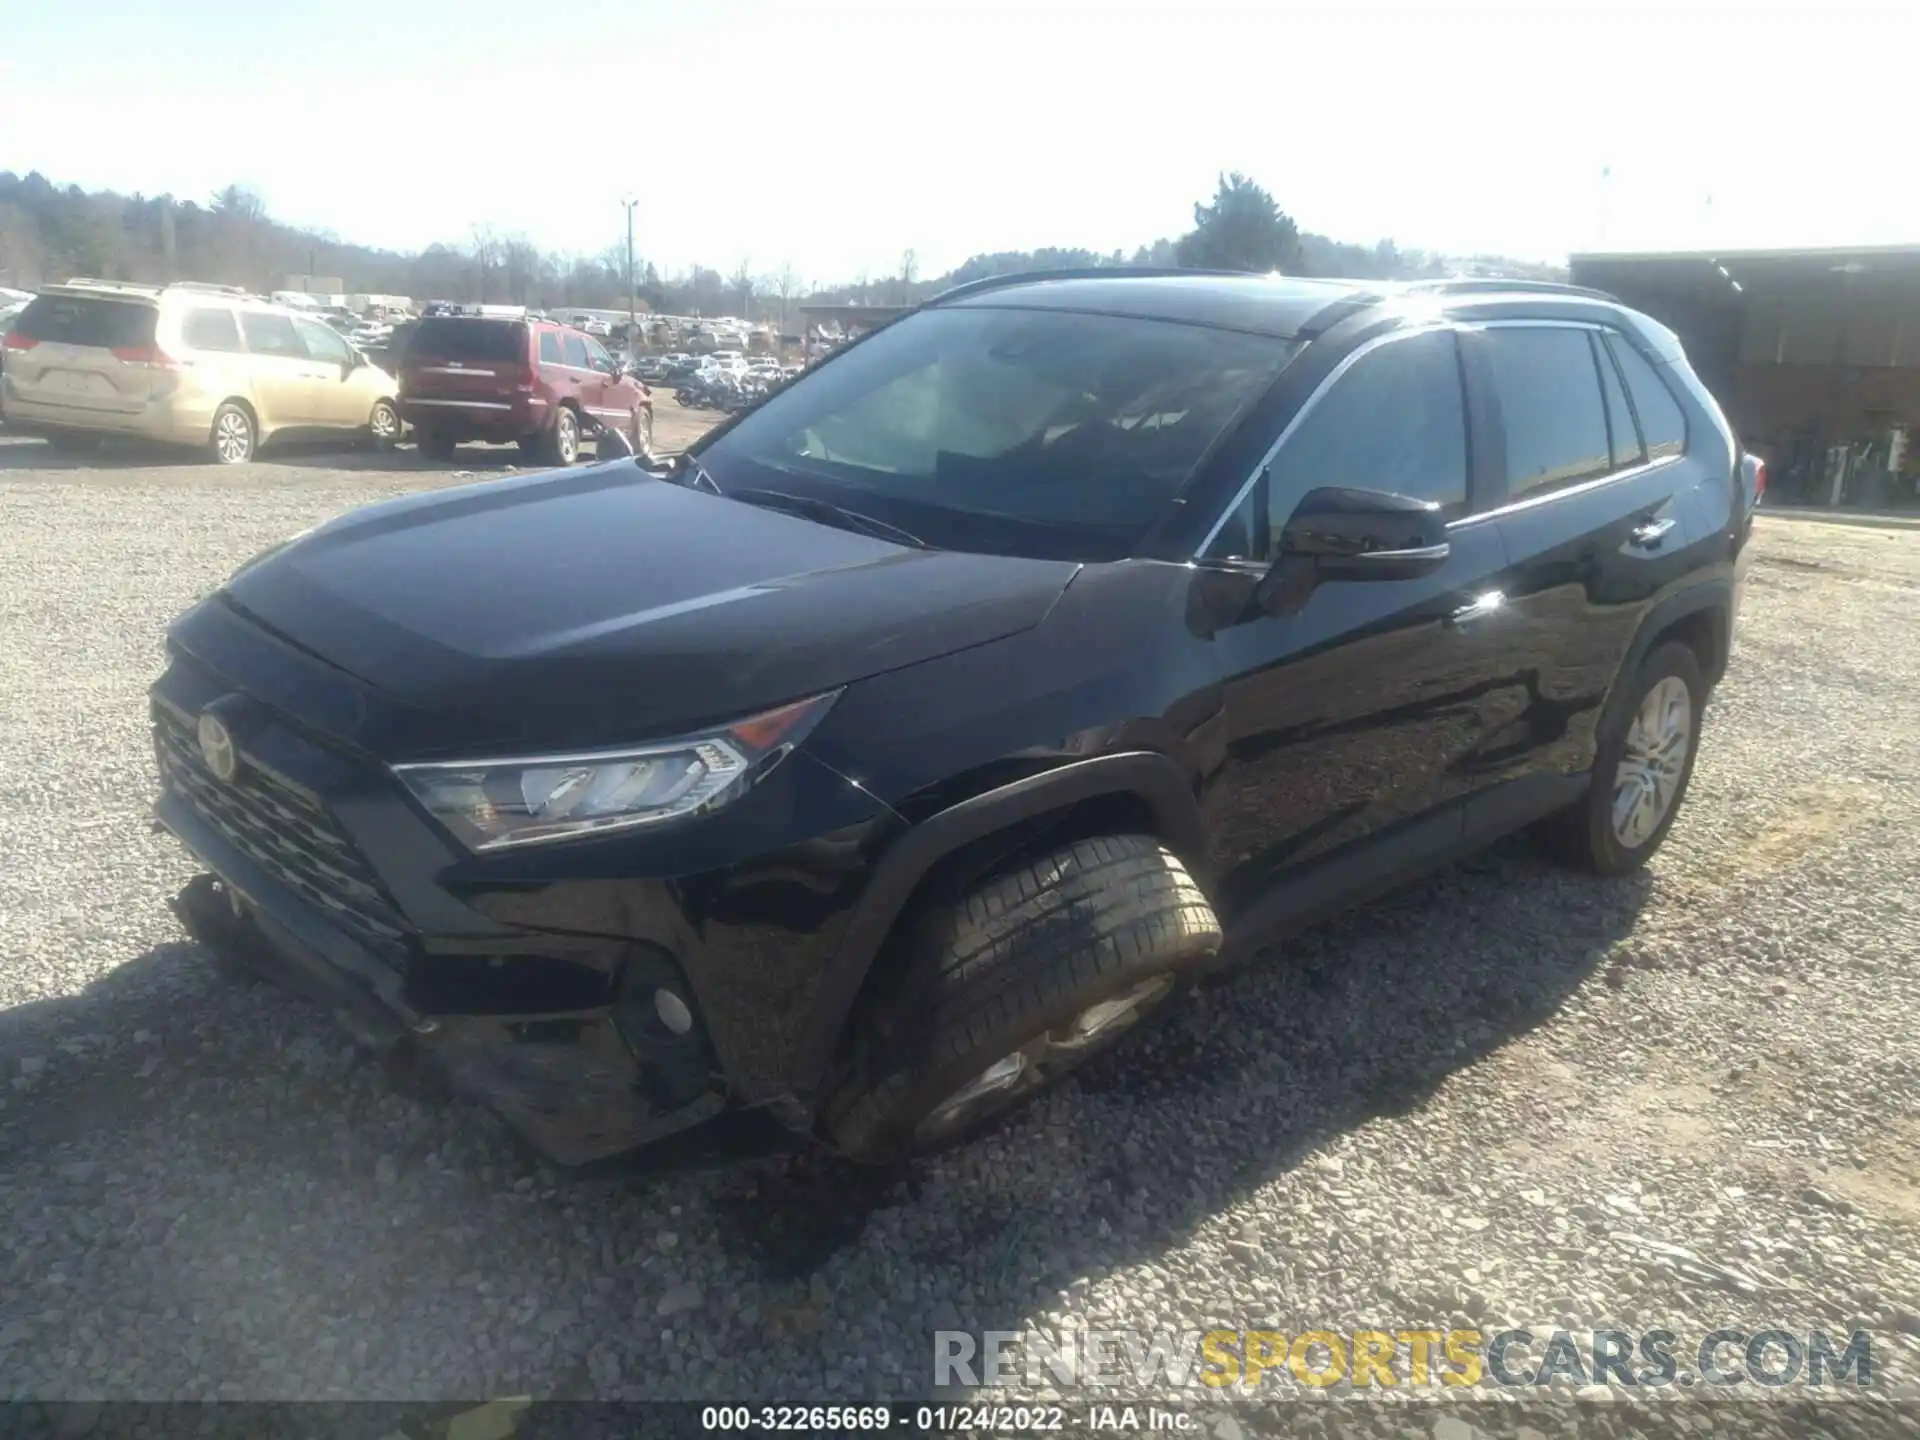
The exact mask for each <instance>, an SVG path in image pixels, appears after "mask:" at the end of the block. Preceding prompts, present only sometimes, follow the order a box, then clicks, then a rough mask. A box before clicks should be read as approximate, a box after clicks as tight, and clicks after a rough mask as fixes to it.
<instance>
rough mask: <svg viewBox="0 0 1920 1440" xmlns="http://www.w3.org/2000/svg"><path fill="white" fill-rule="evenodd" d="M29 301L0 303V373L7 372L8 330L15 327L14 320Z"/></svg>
mask: <svg viewBox="0 0 1920 1440" xmlns="http://www.w3.org/2000/svg"><path fill="white" fill-rule="evenodd" d="M27 303H28V302H27V301H25V300H21V301H17V302H14V303H10V304H6V305H0V375H4V374H6V373H7V346H6V340H7V332H8V331H10V330H12V329H13V322H14V321H15V320H16V319H17V318H18V317H19V315H20V312H21V311H22V310H24V309H26V308H27Z"/></svg>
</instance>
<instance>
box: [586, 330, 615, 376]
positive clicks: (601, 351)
mask: <svg viewBox="0 0 1920 1440" xmlns="http://www.w3.org/2000/svg"><path fill="white" fill-rule="evenodd" d="M587 363H588V364H589V365H591V366H593V368H594V369H596V370H598V371H599V372H600V373H601V374H603V375H611V374H612V373H613V356H611V355H609V354H608V353H607V347H606V346H604V345H602V344H601V343H600V342H599V341H598V340H594V339H591V338H590V339H588V341H587Z"/></svg>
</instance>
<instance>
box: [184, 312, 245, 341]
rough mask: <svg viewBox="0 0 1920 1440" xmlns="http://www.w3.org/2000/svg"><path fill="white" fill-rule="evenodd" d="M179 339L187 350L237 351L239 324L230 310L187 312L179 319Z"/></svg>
mask: <svg viewBox="0 0 1920 1440" xmlns="http://www.w3.org/2000/svg"><path fill="white" fill-rule="evenodd" d="M180 339H181V341H182V342H183V343H185V345H186V347H187V348H188V349H189V350H238V349H239V348H240V322H239V321H237V320H235V319H234V318H233V312H232V311H231V310H189V311H187V313H186V314H185V315H182V316H181V317H180Z"/></svg>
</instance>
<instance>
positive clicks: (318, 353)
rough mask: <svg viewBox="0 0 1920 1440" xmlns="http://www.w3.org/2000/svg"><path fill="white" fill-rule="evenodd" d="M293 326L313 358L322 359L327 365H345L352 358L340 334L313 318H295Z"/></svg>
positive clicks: (351, 353)
mask: <svg viewBox="0 0 1920 1440" xmlns="http://www.w3.org/2000/svg"><path fill="white" fill-rule="evenodd" d="M293 328H294V329H295V330H297V331H298V332H299V333H300V338H301V340H303V341H304V342H305V343H306V347H307V354H309V355H311V356H312V357H313V358H314V359H315V360H324V361H325V362H326V363H327V364H329V365H345V364H347V363H349V362H350V361H351V360H352V359H353V352H352V351H351V350H349V349H348V348H347V342H346V341H344V340H342V339H341V338H340V336H339V335H338V334H337V333H336V332H334V331H332V330H329V329H328V328H327V327H326V326H325V325H321V324H319V323H317V322H316V321H313V320H296V321H294V322H293Z"/></svg>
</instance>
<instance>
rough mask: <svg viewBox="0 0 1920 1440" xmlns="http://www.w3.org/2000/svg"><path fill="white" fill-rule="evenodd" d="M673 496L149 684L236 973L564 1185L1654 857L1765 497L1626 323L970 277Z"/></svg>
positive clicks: (306, 585)
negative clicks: (1314, 931) (448, 1087)
mask: <svg viewBox="0 0 1920 1440" xmlns="http://www.w3.org/2000/svg"><path fill="white" fill-rule="evenodd" d="M655 463H656V462H651V461H648V460H645V459H644V458H643V459H641V460H621V461H614V462H612V463H608V464H602V465H597V466H593V467H590V468H586V469H582V470H575V471H568V472H562V473H555V474H536V475H527V476H520V477H514V478H510V479H505V480H500V481H495V482H491V483H487V484H480V485H472V486H468V487H464V488H460V489H453V490H440V491H434V492H431V493H426V494H419V495H414V496H410V497H407V498H403V499H399V500H394V501H390V502H388V503H385V504H380V505H374V506H371V507H369V508H367V509H364V510H360V511H356V512H354V513H352V514H349V515H345V516H342V517H340V518H338V519H336V520H333V521H331V522H329V523H327V524H325V525H322V526H320V527H319V528H317V529H315V530H313V531H310V532H308V533H307V534H305V535H302V536H300V537H297V538H296V539H294V540H292V541H289V542H288V543H286V544H285V545H283V546H281V547H279V548H278V549H277V550H274V551H270V552H268V553H267V554H265V555H263V556H261V557H259V558H257V559H255V560H254V561H252V562H251V563H249V564H248V565H247V566H245V567H244V568H243V569H242V570H241V571H240V572H239V573H237V574H236V575H235V576H234V577H233V578H232V579H231V580H230V581H229V582H228V583H227V584H226V585H225V586H224V587H223V588H221V589H220V590H219V591H218V592H216V593H215V594H213V595H212V596H210V597H208V598H207V599H205V600H203V601H202V602H201V603H200V604H198V605H197V606H195V607H194V608H193V609H192V610H191V611H189V612H188V613H187V614H186V615H185V616H183V617H182V618H181V619H180V620H179V621H178V622H177V623H176V625H175V626H174V628H173V630H172V632H171V635H170V654H171V663H170V665H169V667H168V669H167V671H166V673H165V674H164V675H163V676H162V678H161V679H160V680H159V681H158V683H157V684H156V685H155V687H154V691H153V722H154V736H155V741H156V745H157V749H158V755H159V763H160V770H161V775H162V779H163V783H164V791H163V793H162V795H161V798H160V801H159V818H160V820H161V821H162V822H163V823H164V824H165V825H166V827H167V828H168V829H170V830H172V831H173V833H174V834H175V835H177V836H178V837H179V838H180V839H181V840H182V841H183V842H185V844H186V845H187V847H188V848H189V849H190V850H192V851H193V853H194V854H195V855H197V856H198V857H199V858H200V859H201V860H202V861H203V862H204V863H205V864H206V865H207V866H208V867H209V868H210V869H211V870H212V871H213V872H214V876H203V877H201V879H199V880H197V881H195V882H194V883H193V884H192V885H190V886H189V887H188V888H187V890H186V891H185V892H183V895H182V897H181V899H180V901H179V906H178V908H179V909H180V912H181V914H182V916H183V918H184V919H185V920H186V921H187V923H188V925H189V927H190V928H191V929H192V930H193V932H194V933H195V934H196V935H197V936H199V937H200V938H202V939H203V940H205V941H206V942H207V943H208V944H209V945H211V946H213V947H214V948H215V949H216V951H217V952H219V953H222V954H225V955H227V956H232V957H241V956H244V957H245V959H246V963H248V964H251V965H253V966H256V967H268V968H270V969H271V970H273V971H274V972H275V973H276V974H278V975H280V976H282V977H286V978H291V979H295V980H298V981H299V982H301V983H302V984H304V985H305V986H307V987H308V988H310V989H312V990H313V991H315V992H317V993H318V994H320V995H322V996H324V997H325V998H326V999H327V1001H328V1003H329V1004H330V1005H331V1006H332V1007H333V1008H334V1009H336V1010H337V1011H338V1012H340V1014H341V1015H342V1017H343V1018H344V1019H345V1020H346V1021H347V1023H348V1024H349V1025H350V1026H352V1027H353V1029H354V1030H355V1031H356V1032H357V1033H358V1034H359V1035H360V1037H361V1038H362V1039H363V1040H365V1041H367V1042H369V1043H371V1044H374V1045H378V1046H394V1045H399V1044H400V1043H401V1042H405V1044H406V1046H407V1047H408V1049H409V1050H410V1051H413V1052H416V1053H419V1054H422V1055H425V1056H430V1057H432V1058H433V1059H435V1060H437V1062H438V1063H439V1064H440V1065H441V1066H443V1067H444V1068H445V1070H446V1071H447V1072H450V1074H451V1076H452V1078H453V1079H454V1081H455V1082H456V1083H457V1084H458V1085H460V1086H462V1087H465V1088H466V1089H467V1090H469V1091H471V1092H474V1093H477V1094H478V1095H480V1096H481V1097H483V1098H485V1099H487V1100H488V1101H490V1102H491V1103H492V1104H493V1105H494V1106H495V1107H496V1108H497V1109H498V1110H499V1111H500V1112H501V1113H502V1114H504V1115H505V1116H506V1118H507V1119H508V1120H509V1121H510V1122H511V1123H512V1124H513V1125H514V1126H515V1127H516V1128H517V1129H518V1130H519V1131H520V1132H522V1133H523V1134H524V1135H525V1136H526V1137H528V1138H529V1139H530V1140H532V1141H533V1142H534V1144H535V1145H536V1146H537V1147H538V1148H540V1149H541V1150H543V1151H544V1152H545V1153H546V1154H548V1155H549V1156H551V1157H553V1158H554V1159H557V1160H559V1161H562V1162H566V1163H581V1162H587V1161H593V1160H598V1159H601V1158H604V1157H610V1156H613V1155H616V1154H619V1153H622V1152H627V1151H632V1150H635V1149H637V1148H639V1147H643V1146H648V1145H652V1144H654V1143H655V1142H666V1141H668V1140H669V1137H673V1138H672V1143H671V1145H670V1146H668V1147H667V1149H668V1150H673V1149H677V1148H682V1147H684V1148H686V1149H689V1150H694V1151H699V1150H701V1149H704V1148H705V1147H706V1146H707V1145H708V1144H711V1143H716V1142H719V1141H720V1140H722V1139H724V1140H726V1141H727V1142H728V1143H729V1145H746V1144H761V1143H765V1142H767V1141H769V1140H772V1141H779V1142H788V1143H790V1142H793V1141H796V1140H804V1139H806V1138H808V1137H815V1136H821V1137H824V1138H826V1139H827V1140H828V1141H830V1142H831V1143H833V1144H834V1145H836V1146H838V1147H840V1148H841V1149H842V1150H843V1151H844V1152H846V1153H848V1154H851V1155H853V1156H856V1157H869V1158H873V1157H887V1156H893V1155H898V1154H901V1153H903V1152H907V1151H912V1150H919V1149H926V1148H931V1147H934V1146H938V1145H940V1144H942V1143H944V1142H946V1141H949V1140H952V1139H954V1138H957V1137H958V1136H960V1135H962V1134H964V1133H966V1132H968V1131H969V1130H971V1129H973V1128H975V1127H976V1126H977V1125H978V1124H980V1123H981V1122H983V1121H985V1120H987V1119H988V1118H989V1117H992V1116H995V1115H998V1114H1000V1113H1002V1112H1004V1111H1006V1110H1007V1109H1008V1108H1009V1107H1011V1106H1012V1105H1014V1104H1016V1103H1018V1102H1019V1101H1020V1100H1021V1099H1022V1098H1023V1097H1026V1096H1028V1095H1030V1094H1031V1093H1033V1092H1034V1091H1035V1090H1037V1089H1039V1088H1040V1087H1042V1086H1044V1085H1045V1084H1047V1083H1048V1082H1049V1081H1051V1080H1052V1079H1054V1078H1055V1077H1056V1076H1058V1075H1060V1074H1061V1073H1062V1072H1063V1071H1065V1070H1067V1069H1069V1068H1071V1067H1072V1066H1073V1065H1075V1064H1076V1063H1078V1062H1079V1061H1081V1060H1083V1059H1084V1058H1085V1057H1086V1056H1088V1055H1089V1054H1091V1053H1093V1052H1095V1051H1097V1050H1099V1049H1101V1048H1103V1047H1104V1046H1107V1045H1109V1044H1110V1043H1112V1042H1113V1041H1114V1040H1116V1039H1117V1038H1118V1037H1120V1036H1121V1035H1123V1034H1125V1033H1126V1031H1127V1030H1128V1029H1129V1028H1130V1027H1131V1026H1133V1025H1134V1024H1136V1023H1137V1022H1139V1021H1140V1020H1142V1019H1143V1018H1144V1017H1146V1016H1147V1015H1148V1014H1149V1013H1150V1012H1151V1011H1153V1010H1154V1009H1155V1007H1157V1006H1159V1005H1160V1004H1162V1003H1163V1002H1165V1001H1167V1000H1168V999H1170V998H1171V997H1172V996H1173V995H1174V993H1175V992H1176V991H1178V990H1180V989H1182V988H1183V987H1182V982H1183V980H1185V979H1186V978H1187V977H1189V976H1191V975H1193V974H1195V973H1197V972H1199V971H1201V970H1203V969H1205V968H1209V967H1212V966H1215V965H1219V964H1223V963H1225V962H1226V961H1227V960H1229V959H1232V958H1234V957H1237V956H1242V955H1246V954H1249V953H1251V952H1253V951H1254V950H1256V949H1258V948H1259V947H1260V946H1262V945H1263V944H1265V943H1267V942H1270V941H1271V940H1273V939H1274V938H1275V937H1276V936H1280V935H1283V934H1284V933H1286V932H1287V931H1288V930H1289V929H1293V928H1297V927H1299V926H1301V925H1304V924H1307V923H1310V922H1312V921H1313V920H1315V919H1316V918H1318V917H1321V916H1324V915H1326V914H1328V913H1329V912H1331V911H1333V910H1335V909H1337V908H1339V907H1342V906H1345V905H1349V904H1351V903H1353V902H1355V901H1357V900H1359V899H1362V898H1364V897H1365V896H1367V895H1369V894H1371V893H1373V892H1376V891H1378V890H1379V889H1380V888H1381V887H1383V886H1386V885H1390V884H1393V883H1395V882H1397V881H1399V880H1402V879H1404V878H1405V877H1407V876H1410V875H1412V874H1414V873H1415V872H1418V871H1420V870H1422V869H1425V868H1427V867H1430V866H1433V865H1435V864H1436V863H1438V862H1440V861H1443V860H1445V859H1446V858H1447V857H1449V856H1452V855H1455V854H1457V853H1458V852H1460V851H1461V850H1463V849H1464V848H1467V847H1470V846H1474V845H1478V844H1481V843H1483V842H1485V841H1486V840H1488V839H1489V838H1491V837H1493V836H1497V835H1499V834H1502V833H1503V832H1507V831H1511V830H1514V829H1516V828H1519V827H1523V826H1531V827H1534V828H1535V829H1536V830H1537V831H1538V833H1539V834H1540V836H1541V837H1542V838H1543V840H1544V841H1545V842H1546V843H1548V844H1550V845H1551V846H1552V847H1553V849H1554V850H1555V851H1557V852H1558V853H1559V854H1560V855H1562V856H1564V857H1565V858H1566V859H1568V860H1569V861H1571V862H1573V863H1576V864H1579V865H1583V866H1586V867H1588V868H1589V869H1592V870H1597V871H1600V872H1602V873H1605V874H1618V873H1620V872H1624V871H1628V870H1631V869H1632V868H1634V867H1635V866H1638V865H1640V864H1642V863H1643V862H1644V861H1645V860H1646V859H1647V857H1648V856H1649V855H1650V854H1652V852H1653V851H1654V850H1655V849H1656V848H1657V847H1658V846H1659V844H1660V843H1661V840H1662V838H1663V837H1664V836H1665V834H1666V832H1667V828H1668V827H1669V826H1670V825H1671V824H1672V823H1673V820H1674V816H1675V814H1676V812H1677V810H1678V808H1679V806H1680V802H1681V800H1682V797H1683V796H1684V795H1685V793H1686V788H1687V780H1688V776H1689V773H1690V771H1691V768H1692V765H1693V759H1694V753H1695V746H1696V742H1697V741H1698V738H1699V736H1700V725H1701V718H1702V713H1703V711H1704V709H1705V706H1706V702H1707V698H1708V695H1709V694H1710V693H1711V690H1712V688H1713V685H1714V683H1715V681H1716V680H1717V679H1718V678H1719V676H1720V675H1721V673H1722V671H1723V669H1724V668H1725V666H1726V663H1727V656H1728V651H1729V647H1730V644H1731V641H1732V637H1733V625H1734V615H1735V612H1736V609H1737V604H1738V599H1739V589H1740V582H1741V576H1742V574H1743V571H1744V561H1745V559H1746V556H1747V554H1748V546H1747V541H1748V538H1749V533H1750V530H1751V522H1752V516H1753V512H1754V509H1755V507H1756V505H1757V504H1758V502H1759V494H1760V487H1761V483H1762V477H1761V476H1760V474H1759V472H1758V467H1757V465H1756V464H1755V463H1754V462H1752V461H1750V460H1746V459H1744V458H1743V456H1742V455H1741V453H1740V451H1739V448H1738V446H1737V445H1736V443H1735V438H1734V436H1733V434H1732V432H1731V431H1730V429H1729V428H1728V424H1727V421H1726V420H1725V419H1724V418H1723V416H1722V414H1721V412H1720V409H1719V408H1718V406H1716V405H1715V403H1714V401H1713V399H1712V398H1711V396H1710V395H1709V394H1708V393H1707V392H1706V390H1705V389H1703V388H1702V386H1701V384H1700V382H1699V381H1698V380H1697V379H1696V378H1695V376H1694V374H1693V372H1692V370H1691V369H1690V368H1689V367H1688V364H1687V362H1686V359H1685V358H1684V356H1683V355H1682V352H1681V348H1680V345H1679V343H1678V342H1677V340H1676V339H1675V337H1674V336H1673V335H1672V334H1670V333H1669V332H1668V331H1667V330H1665V329H1663V328H1662V327H1661V326H1659V325H1657V324H1655V323H1653V322H1652V321H1650V320H1649V319H1647V318H1646V317H1645V316H1644V315H1640V314H1636V313H1635V312H1633V311H1632V310H1629V309H1626V308H1624V307H1623V306H1621V305H1619V304H1618V303H1615V302H1614V301H1612V300H1610V299H1609V298H1608V297H1606V296H1603V295H1599V294H1594V293H1590V292H1582V291H1577V290H1572V289H1568V288H1564V287H1552V286H1538V285H1519V284H1514V285H1506V284H1496V285H1489V284H1486V283H1458V282H1456V283H1449V284H1435V285H1412V286H1404V287H1401V286H1383V285H1368V284H1361V283H1353V282H1331V281H1320V282H1315V281H1306V280H1291V279H1279V278H1263V277H1253V276H1244V275H1234V276H1227V275H1213V274H1202V273H1194V272H1185V273H1172V274H1167V273H1157V272H1124V271H1123V272H1117V273H1116V272H1111V271H1103V272H1098V273H1094V274H1081V273H1074V274H1066V275H1047V276H1026V277H1019V278H1011V279H997V280H993V281H988V282H985V283H982V284H978V285H972V286H968V287H964V288H962V289H960V290H956V291H953V292H950V293H948V294H946V295H944V296H941V297H940V298H938V299H936V300H934V301H932V302H930V303H928V304H926V305H924V306H922V307H920V308H919V309H917V310H915V311H913V312H911V313H909V314H907V315H904V316H902V317H901V318H899V319H897V320H895V321H893V322H892V323H889V324H887V325H885V326H884V327H882V328H880V329H878V330H876V331H874V332H873V333H872V334H870V335H869V336H867V337H866V338H864V339H862V340H860V341H858V342H857V343H855V344H853V345H850V346H848V347H847V348H846V349H845V350H844V351H843V352H842V353H840V354H839V355H837V356H835V357H834V358H833V359H832V360H831V361H829V362H828V363H826V364H824V365H822V366H820V367H818V368H817V369H815V370H813V371H811V372H810V373H808V374H807V375H805V376H804V377H802V378H800V379H799V380H797V381H796V382H795V383H793V384H791V385H789V386H787V387H786V388H784V389H782V390H780V391H778V392H777V393H775V394H774V395H773V396H772V397H771V398H770V399H769V400H767V401H766V403H764V404H762V405H760V406H759V407H757V408H756V409H753V410H751V411H748V412H746V413H744V414H742V415H738V416H736V417H734V418H733V419H732V420H731V421H729V422H728V423H726V424H724V425H722V426H721V427H720V428H718V429H717V430H715V431H713V432H712V433H711V434H709V435H708V436H707V437H706V438H705V439H704V440H703V441H702V442H701V443H700V444H699V445H698V446H697V447H695V449H694V451H692V452H690V453H688V454H686V455H684V456H682V457H680V459H679V460H678V461H676V462H675V463H674V464H673V465H672V466H671V467H669V468H668V469H666V470H664V471H660V470H649V469H647V468H644V467H646V466H649V465H652V464H655ZM215 877H217V878H215ZM696 1127H697V1128H696ZM662 1158H664V1157H662Z"/></svg>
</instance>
